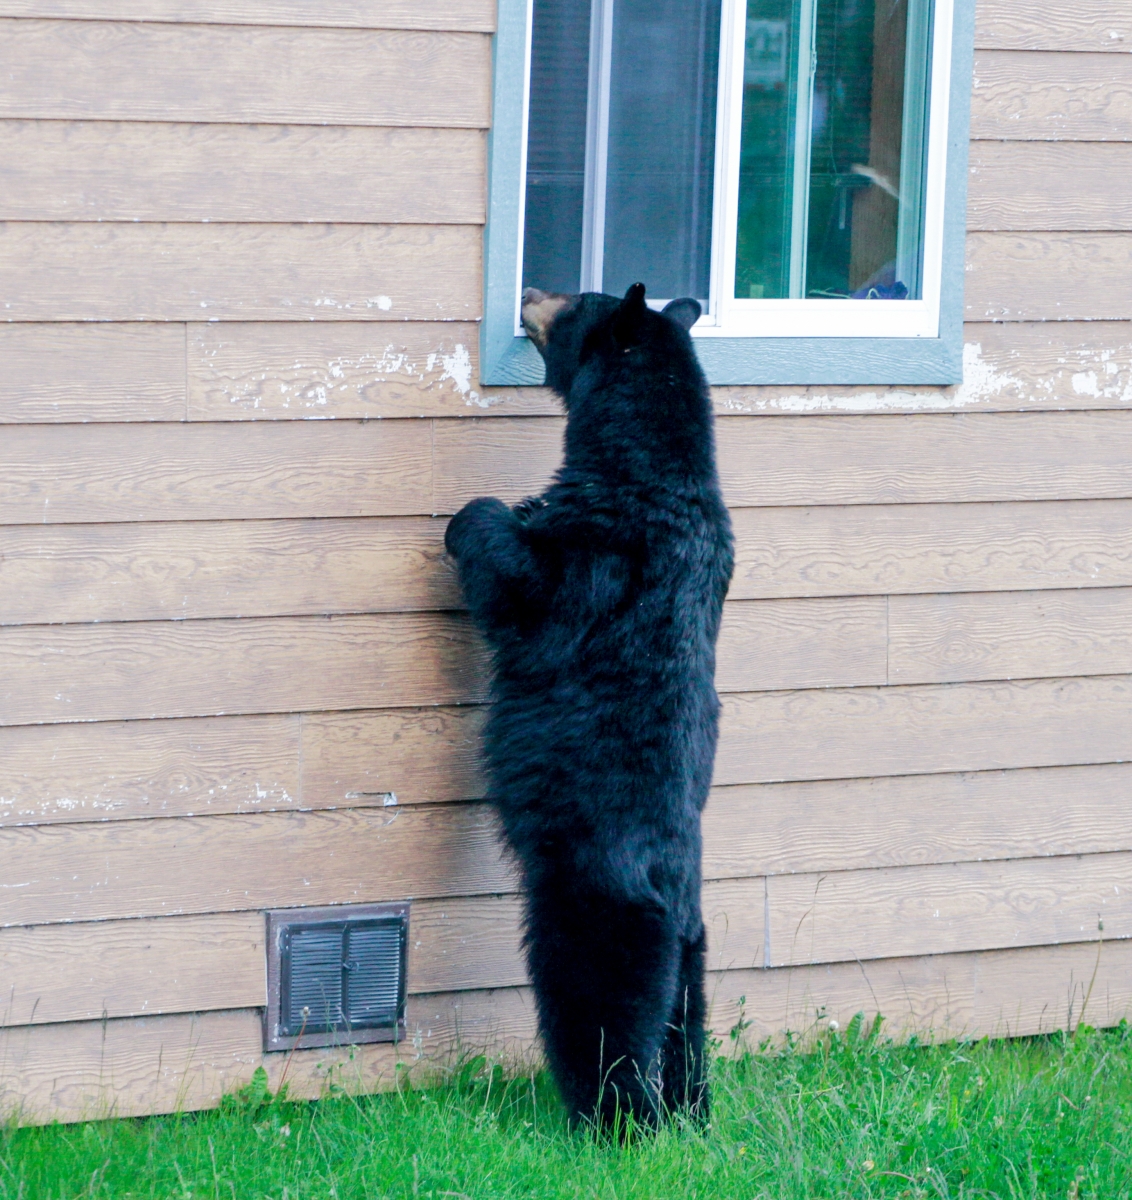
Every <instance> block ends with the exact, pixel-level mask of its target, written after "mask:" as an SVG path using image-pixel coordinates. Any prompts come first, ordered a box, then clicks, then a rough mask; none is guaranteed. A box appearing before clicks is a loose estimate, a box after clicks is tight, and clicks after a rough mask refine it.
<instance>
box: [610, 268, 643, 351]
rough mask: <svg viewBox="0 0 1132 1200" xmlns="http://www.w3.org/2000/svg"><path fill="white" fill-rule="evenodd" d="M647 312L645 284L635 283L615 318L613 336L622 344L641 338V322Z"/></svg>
mask: <svg viewBox="0 0 1132 1200" xmlns="http://www.w3.org/2000/svg"><path fill="white" fill-rule="evenodd" d="M647 312H648V305H647V304H646V303H645V285H644V284H643V283H634V284H633V286H632V287H631V288H630V289H629V290H628V291H627V292H626V293H625V299H624V300H622V301H621V305H620V307H619V308H618V309H617V312H616V314H615V315H614V318H613V336H614V338H615V339H616V340H617V342H618V343H619V344H620V345H622V346H631V345H634V344H635V343H636V342H638V341H639V340H640V328H641V322H642V321H643V320H644V317H645V313H647Z"/></svg>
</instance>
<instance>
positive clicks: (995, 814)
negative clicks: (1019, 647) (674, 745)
mask: <svg viewBox="0 0 1132 1200" xmlns="http://www.w3.org/2000/svg"><path fill="white" fill-rule="evenodd" d="M1130 786H1132V764H1129V763H1109V764H1103V765H1096V766H1084V767H1044V768H1034V769H1029V770H1019V771H976V772H968V773H964V774H955V775H898V776H890V777H879V778H872V779H838V780H822V781H817V782H812V783H764V784H754V785H749V786H742V785H740V786H737V787H722V788H715V789H714V790H713V791H712V793H711V796H710V798H709V800H708V805H707V808H706V809H705V810H704V826H703V829H704V876H705V878H708V879H720V878H739V877H741V876H744V875H780V874H790V873H793V872H798V871H855V870H864V869H867V868H872V867H894V866H917V865H921V864H924V863H941V862H966V861H971V860H976V859H977V860H980V861H983V860H991V859H1014V858H1037V857H1041V856H1045V855H1062V854H1101V853H1104V852H1106V851H1111V850H1132V823H1130V822H1129V820H1128V791H1129V787H1130ZM1067 797H1072V801H1071V802H1067Z"/></svg>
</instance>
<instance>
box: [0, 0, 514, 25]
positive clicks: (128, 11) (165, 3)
mask: <svg viewBox="0 0 1132 1200" xmlns="http://www.w3.org/2000/svg"><path fill="white" fill-rule="evenodd" d="M0 16H4V17H57V18H64V19H67V20H75V21H95V20H97V21H177V22H181V21H184V22H187V23H191V24H194V25H210V24H216V25H325V26H330V27H332V28H341V29H344V28H360V29H465V30H475V31H479V32H482V33H490V32H491V31H492V30H494V29H495V4H494V2H493V0H428V2H427V3H422V2H421V0H378V2H377V3H373V2H372V0H371V2H370V3H368V4H365V5H359V4H358V3H357V0H2V2H0Z"/></svg>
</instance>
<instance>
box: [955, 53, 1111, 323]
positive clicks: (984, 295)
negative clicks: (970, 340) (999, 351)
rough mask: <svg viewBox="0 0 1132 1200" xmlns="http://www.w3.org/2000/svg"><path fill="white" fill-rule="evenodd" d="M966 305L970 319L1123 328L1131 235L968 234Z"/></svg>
mask: <svg viewBox="0 0 1132 1200" xmlns="http://www.w3.org/2000/svg"><path fill="white" fill-rule="evenodd" d="M1129 61H1132V59H1130V60H1129ZM1053 280H1056V281H1057V286H1056V287H1052V286H1050V284H1051V281H1053ZM966 302H967V316H968V318H969V319H970V320H975V321H989V320H1002V321H1065V320H1069V321H1121V322H1123V321H1125V320H1126V319H1127V318H1128V315H1129V314H1130V313H1132V234H1127V233H1081V234H1070V233H1046V234H1042V233H971V234H968V235H967V287H966Z"/></svg>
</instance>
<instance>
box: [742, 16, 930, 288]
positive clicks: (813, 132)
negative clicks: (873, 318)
mask: <svg viewBox="0 0 1132 1200" xmlns="http://www.w3.org/2000/svg"><path fill="white" fill-rule="evenodd" d="M928 17H929V14H928V5H927V3H926V0H749V2H748V5H747V44H746V54H745V70H744V78H743V85H744V86H743V134H742V149H741V162H740V168H739V227H738V237H737V252H736V263H735V267H736V270H735V295H736V296H737V297H739V298H744V299H746V298H751V299H764V298H767V299H769V298H775V297H790V298H795V299H801V298H804V297H808V298H817V297H822V296H826V297H836V298H841V299H844V298H846V297H855V298H858V299H867V298H871V299H891V300H900V299H905V298H907V297H912V298H916V297H918V296H919V295H920V258H921V236H922V235H921V224H922V211H923V175H924V153H925V124H926V122H925V119H924V114H925V105H926V97H927V79H926V74H927V71H926V64H927V61H928V34H929V28H928V26H929V20H928Z"/></svg>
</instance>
